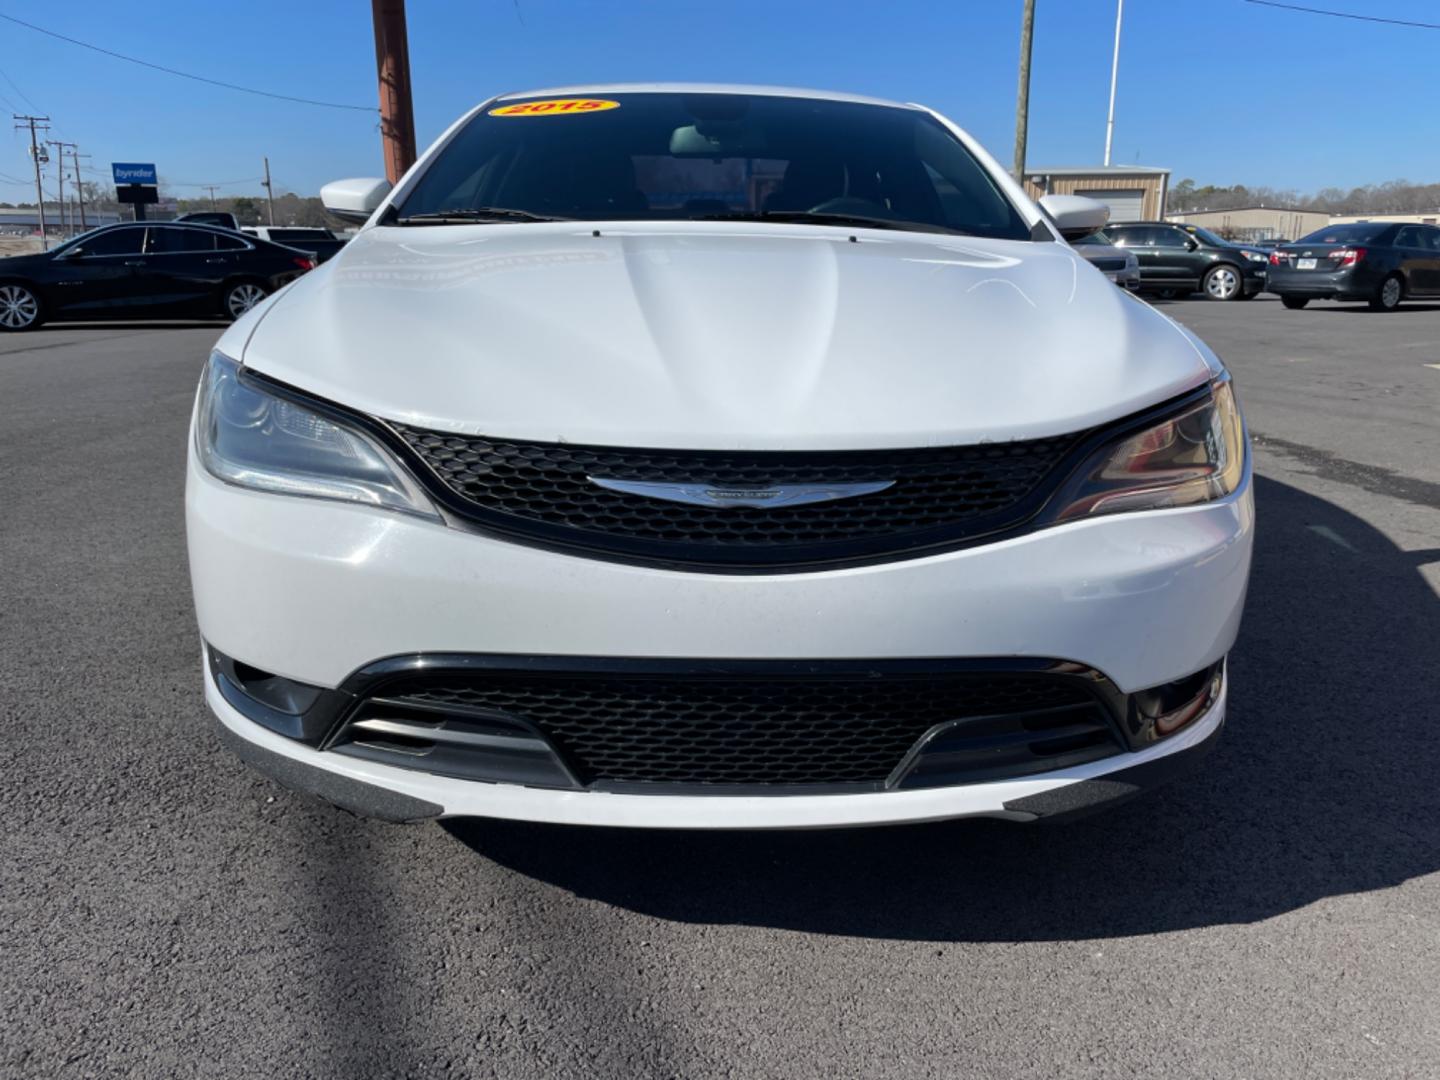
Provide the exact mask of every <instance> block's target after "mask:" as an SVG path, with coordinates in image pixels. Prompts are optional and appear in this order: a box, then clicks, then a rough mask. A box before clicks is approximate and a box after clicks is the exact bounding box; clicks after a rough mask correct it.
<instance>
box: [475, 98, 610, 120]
mask: <svg viewBox="0 0 1440 1080" xmlns="http://www.w3.org/2000/svg"><path fill="white" fill-rule="evenodd" d="M619 107H620V103H619V102H618V101H606V100H605V99H604V98H551V99H550V100H548V101H524V102H521V103H520V104H519V105H502V106H500V108H498V109H491V110H490V115H491V116H563V115H564V114H566V113H587V112H604V111H605V110H606V109H618V108H619Z"/></svg>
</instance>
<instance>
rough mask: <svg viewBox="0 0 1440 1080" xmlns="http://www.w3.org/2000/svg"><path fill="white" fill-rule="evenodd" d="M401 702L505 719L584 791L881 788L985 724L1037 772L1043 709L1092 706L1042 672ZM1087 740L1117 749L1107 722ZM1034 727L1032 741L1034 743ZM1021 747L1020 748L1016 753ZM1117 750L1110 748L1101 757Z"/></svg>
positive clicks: (571, 688)
mask: <svg viewBox="0 0 1440 1080" xmlns="http://www.w3.org/2000/svg"><path fill="white" fill-rule="evenodd" d="M384 697H385V699H386V700H387V701H390V702H394V703H406V702H409V703H414V704H416V705H420V706H424V707H428V708H431V709H435V708H436V707H441V708H443V709H447V710H454V712H455V714H456V715H463V714H464V713H465V711H467V710H469V711H471V712H472V714H489V715H492V716H493V715H494V714H496V713H499V714H502V715H504V716H506V717H511V718H514V719H518V720H521V721H524V722H525V723H526V724H528V725H530V726H533V727H534V728H535V729H536V730H537V731H539V733H540V734H541V735H543V736H544V737H545V738H546V739H547V740H548V741H549V742H550V743H551V744H552V745H554V746H555V747H556V748H557V750H558V751H559V752H560V754H561V755H562V756H563V757H564V758H565V760H566V762H567V764H568V765H569V766H570V767H571V769H572V770H573V771H574V772H575V774H576V776H577V777H578V778H579V779H580V782H581V783H583V784H595V783H602V784H603V783H618V784H644V783H660V784H695V785H703V784H716V785H730V784H738V785H802V784H805V785H808V784H832V785H833V784H872V785H878V784H881V783H883V782H884V781H885V779H886V778H887V777H888V776H890V774H891V773H892V772H893V771H894V770H895V768H896V767H897V766H898V765H899V764H900V763H901V761H902V759H903V758H904V757H905V755H906V752H907V751H909V750H910V748H911V747H912V746H913V745H914V744H915V743H916V741H917V740H918V739H919V738H920V737H921V736H922V735H924V734H925V733H926V732H927V731H929V730H930V729H931V728H932V727H934V726H935V725H936V724H940V723H943V722H945V721H950V720H956V719H961V718H966V717H977V718H978V717H994V716H995V714H1009V715H1010V716H1012V717H1013V722H1011V723H1009V724H1008V726H1007V725H1001V726H1002V727H1004V728H1005V730H1004V731H999V730H998V729H997V725H996V723H995V721H993V720H990V721H981V722H980V726H979V728H978V729H977V734H978V735H980V736H982V737H983V738H984V739H985V740H989V741H987V742H986V746H989V745H991V743H993V742H995V741H996V738H995V737H996V735H997V734H999V735H1000V739H999V740H998V741H999V742H1000V743H1004V744H1005V750H1004V752H1005V753H1007V754H1008V755H1009V756H1008V757H1006V758H1005V761H1007V762H1010V761H1012V760H1014V759H1015V754H1016V751H1017V750H1018V751H1019V753H1020V754H1021V755H1022V756H1023V758H1024V759H1025V761H1027V762H1028V761H1030V760H1033V761H1034V763H1035V764H1034V765H1033V766H1029V767H1022V768H1019V769H1018V770H1016V769H1012V770H1011V771H1012V772H1017V771H1018V772H1026V771H1038V770H1039V769H1043V768H1045V767H1047V766H1046V764H1045V760H1044V755H1045V754H1046V753H1047V752H1050V751H1051V750H1053V751H1055V752H1065V751H1068V750H1069V749H1071V748H1072V747H1071V745H1070V744H1069V743H1067V744H1066V745H1064V746H1053V747H1050V746H1047V744H1046V741H1045V740H1046V737H1047V734H1046V731H1045V730H1044V728H1045V719H1044V718H1043V717H1042V718H1040V722H1039V723H1038V724H1032V723H1031V718H1032V717H1033V715H1034V714H1035V713H1037V712H1039V711H1041V710H1047V709H1062V708H1063V707H1066V706H1077V705H1090V704H1093V702H1094V699H1093V698H1092V697H1091V696H1090V694H1089V692H1088V691H1087V690H1086V689H1085V688H1084V686H1083V685H1078V684H1077V683H1076V682H1075V681H1074V680H1068V679H1062V678H1055V677H1052V676H1047V675H1036V674H1033V673H1032V674H988V673H987V674H985V675H975V674H964V675H953V674H936V675H928V676H923V677H915V676H904V677H896V676H892V677H883V678H877V677H874V675H873V673H867V672H859V673H856V674H854V675H846V676H826V677H792V676H785V677H741V676H723V677H718V676H678V675H677V676H665V677H657V676H651V677H632V676H620V675H611V674H598V675H592V674H586V675H573V674H570V675H528V674H526V675H521V674H511V673H493V674H487V675H483V676H475V675H466V676H445V675H442V674H436V675H432V676H427V677H425V678H423V679H410V680H407V681H406V682H403V683H401V684H398V685H387V686H386V687H385V689H384ZM1095 715H1096V717H1097V719H1096V720H1095V721H1094V722H1093V727H1092V729H1091V730H1090V731H1089V732H1088V734H1087V738H1088V739H1089V742H1090V743H1091V744H1093V745H1099V744H1105V745H1106V746H1113V743H1114V740H1113V737H1112V735H1111V733H1110V729H1109V727H1108V725H1107V724H1106V723H1105V722H1104V720H1103V718H1099V715H1098V711H1096V714H1095ZM1032 728H1033V729H1034V732H1033V734H1030V735H1027V734H1026V732H1027V731H1030V730H1031V729H1032ZM1019 744H1023V745H1019ZM1105 752H1109V751H1108V750H1102V751H1101V753H1102V754H1103V753H1105Z"/></svg>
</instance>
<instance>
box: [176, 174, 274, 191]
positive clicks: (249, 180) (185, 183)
mask: <svg viewBox="0 0 1440 1080" xmlns="http://www.w3.org/2000/svg"><path fill="white" fill-rule="evenodd" d="M264 179H265V178H264V177H263V176H247V177H245V178H243V179H241V180H216V181H215V182H214V183H203V184H200V183H193V182H191V181H189V180H166V181H165V184H166V186H167V187H203V188H208V187H215V188H222V187H234V186H235V185H236V184H258V183H260V182H261V181H262V180H264Z"/></svg>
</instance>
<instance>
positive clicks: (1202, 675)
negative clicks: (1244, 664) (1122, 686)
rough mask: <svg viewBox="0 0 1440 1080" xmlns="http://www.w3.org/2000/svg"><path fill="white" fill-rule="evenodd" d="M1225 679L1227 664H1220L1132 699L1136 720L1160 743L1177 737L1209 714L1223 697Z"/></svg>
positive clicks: (1219, 662) (1142, 692) (1153, 688)
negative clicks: (1211, 708) (1221, 692)
mask: <svg viewBox="0 0 1440 1080" xmlns="http://www.w3.org/2000/svg"><path fill="white" fill-rule="evenodd" d="M1224 676H1225V662H1224V661H1223V660H1217V661H1216V662H1215V663H1213V664H1211V665H1210V666H1209V667H1207V668H1204V669H1202V670H1200V671H1197V672H1195V674H1193V675H1187V676H1186V677H1185V678H1183V679H1177V680H1176V681H1175V682H1170V683H1165V684H1164V685H1162V686H1154V687H1151V688H1150V689H1149V690H1141V691H1140V692H1139V693H1137V694H1135V695H1133V698H1132V701H1133V702H1134V707H1135V710H1136V713H1137V719H1138V720H1139V721H1140V722H1141V723H1142V724H1145V725H1147V726H1148V727H1149V728H1150V730H1151V732H1152V733H1153V736H1154V737H1155V738H1157V739H1163V738H1166V737H1168V736H1170V735H1174V734H1175V733H1176V732H1178V731H1180V730H1181V729H1183V728H1185V727H1187V726H1188V725H1189V724H1191V723H1193V722H1194V721H1195V720H1197V719H1199V718H1200V717H1201V716H1203V715H1205V713H1207V712H1208V711H1209V710H1210V707H1211V706H1212V705H1214V704H1215V702H1216V700H1217V699H1218V698H1219V697H1220V688H1221V686H1222V684H1223V681H1224Z"/></svg>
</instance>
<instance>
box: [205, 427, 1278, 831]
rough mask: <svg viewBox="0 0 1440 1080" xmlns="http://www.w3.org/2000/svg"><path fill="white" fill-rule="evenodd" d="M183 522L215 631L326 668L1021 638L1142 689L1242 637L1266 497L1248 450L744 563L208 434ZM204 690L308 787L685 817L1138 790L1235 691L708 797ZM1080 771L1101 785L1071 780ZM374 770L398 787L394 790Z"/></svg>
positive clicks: (464, 806) (328, 682)
mask: <svg viewBox="0 0 1440 1080" xmlns="http://www.w3.org/2000/svg"><path fill="white" fill-rule="evenodd" d="M187 525H188V535H189V552H190V563H191V573H192V579H193V582H194V591H195V601H196V609H197V615H198V619H199V623H200V630H201V634H202V636H203V638H204V639H205V640H206V641H207V642H209V643H210V644H211V645H213V646H214V647H215V648H217V649H219V650H220V651H221V652H223V653H225V654H227V655H228V656H231V657H236V658H238V659H240V660H243V661H244V662H245V663H246V664H250V665H254V666H255V667H258V668H262V669H264V670H266V671H269V672H273V673H275V674H278V675H282V676H284V677H286V678H289V679H294V680H298V681H300V682H305V683H310V684H313V685H315V686H320V687H338V686H340V685H341V684H342V683H344V682H345V681H346V679H347V678H348V677H349V676H350V675H351V674H352V673H353V672H356V671H357V670H359V669H361V668H362V667H365V666H366V665H368V664H371V663H372V662H374V661H376V660H378V659H381V658H385V657H391V656H397V655H402V654H404V655H409V654H416V653H488V654H512V655H513V654H528V655H534V656H552V657H563V656H579V657H583V656H617V657H626V656H628V657H635V658H648V659H655V658H696V657H700V658H746V659H755V660H760V659H777V660H778V659H793V658H796V657H806V658H824V659H865V658H962V657H995V656H1014V657H1061V658H1064V659H1066V660H1070V661H1074V662H1075V663H1077V664H1081V665H1085V666H1087V667H1091V668H1094V669H1096V670H1097V671H1100V672H1103V673H1104V675H1106V676H1107V677H1108V678H1109V680H1110V681H1111V682H1112V683H1113V684H1114V685H1115V686H1116V687H1117V688H1118V689H1119V690H1120V691H1123V692H1127V693H1128V692H1131V691H1135V690H1139V689H1142V688H1145V687H1150V686H1155V685H1158V684H1161V683H1165V682H1169V681H1171V680H1176V679H1180V678H1183V677H1185V676H1187V675H1189V674H1190V673H1192V672H1195V671H1196V670H1198V669H1200V668H1202V667H1204V666H1205V665H1207V664H1210V663H1213V662H1215V661H1217V660H1219V659H1220V658H1222V657H1223V656H1224V655H1225V653H1226V652H1228V651H1229V649H1230V646H1231V644H1232V643H1233V642H1234V639H1235V635H1236V632H1237V630H1238V626H1239V619H1240V612H1241V607H1242V606H1243V601H1244V596H1245V589H1246V582H1247V579H1248V574H1249V563H1250V551H1251V541H1252V532H1253V505H1252V501H1251V494H1250V474H1249V467H1248V463H1247V469H1246V474H1245V476H1244V479H1243V482H1242V485H1241V487H1240V489H1239V490H1238V491H1237V492H1236V493H1235V494H1234V495H1232V496H1230V497H1229V498H1227V499H1225V500H1222V501H1219V502H1214V503H1209V504H1206V505H1203V506H1198V507H1189V508H1183V509H1176V510H1166V511H1153V512H1147V513H1143V514H1132V515H1114V516H1110V517H1102V518H1096V519H1092V520H1088V521H1080V522H1075V523H1071V524H1066V525H1062V526H1058V527H1054V528H1049V529H1043V530H1040V531H1036V532H1032V533H1028V534H1025V535H1019V536H1014V537H1011V538H1008V539H1005V540H1001V541H998V542H995V543H993V544H988V545H982V546H977V547H970V548H964V549H960V550H955V551H949V552H946V553H942V554H937V555H932V556H928V557H924V558H917V559H908V560H899V561H894V562H884V563H878V564H873V565H864V566H851V567H846V568H843V569H837V570H829V571H820V572H804V573H787V574H778V575H727V574H710V573H695V572H679V571H674V570H666V569H658V568H652V567H644V566H634V565H627V564H621V563H615V562H607V561H600V560H593V559H588V558H583V557H577V556H574V555H568V554H563V553H559V552H553V551H546V550H542V549H537V548H533V547H528V546H524V545H520V544H514V543H509V542H506V541H503V540H498V539H492V538H489V537H486V536H481V535H477V534H474V533H470V532H464V531H461V530H457V529H452V528H446V527H444V526H442V525H439V524H434V523H430V522H426V521H421V520H418V519H412V518H407V517H404V516H401V515H397V514H384V513H375V512H372V511H367V510H365V509H362V508H359V507H353V506H348V505H342V504H338V503H329V502H321V501H316V500H307V499H301V498H292V497H283V496H272V495H264V494H258V493H254V492H249V491H244V490H240V489H237V488H234V487H230V486H227V485H225V484H223V483H221V482H220V481H218V480H216V479H214V478H213V477H211V476H210V475H209V474H207V473H205V472H204V471H203V470H202V469H201V468H200V466H199V465H198V463H197V462H196V461H195V459H194V455H193V452H192V454H191V461H190V468H189V476H188V483H187ZM207 698H208V700H209V703H210V706H211V708H212V710H213V711H214V713H215V715H216V716H217V717H218V718H219V720H220V722H221V724H222V725H223V727H224V729H225V730H226V731H227V732H228V733H229V734H230V736H231V737H232V738H233V739H239V740H241V741H243V742H244V743H245V744H247V745H248V746H250V747H253V748H254V752H253V753H251V754H248V755H247V756H251V757H256V756H258V757H261V758H263V759H264V762H265V763H268V764H269V765H270V766H274V765H276V764H277V763H278V764H279V765H281V766H283V768H282V769H281V770H280V771H281V772H282V773H283V774H284V775H283V776H282V779H284V781H285V782H287V783H290V784H292V786H299V787H304V788H306V789H307V790H315V791H318V792H319V793H321V794H323V795H325V796H326V797H327V798H330V799H331V800H332V801H335V802H339V803H340V804H342V805H349V806H352V808H355V809H361V810H364V811H365V812H369V813H375V814H377V815H378V816H382V817H390V818H399V819H405V818H411V817H429V816H439V815H482V816H498V817H509V818H519V819H525V820H533V821H551V822H567V823H576V824H581V823H583V824H604V825H648V826H654V827H687V828H765V827H773V828H791V827H811V826H822V825H851V824H878V823H882V822H902V821H925V820H934V819H937V818H948V817H963V816H973V815H987V816H997V817H1007V818H1012V819H1016V820H1029V819H1031V818H1034V817H1037V816H1041V814H1040V811H1039V810H1038V809H1037V807H1039V808H1041V809H1046V808H1051V809H1046V812H1047V813H1049V812H1053V808H1054V807H1056V806H1062V805H1063V806H1065V807H1069V808H1074V807H1073V806H1072V805H1071V804H1076V805H1083V804H1084V802H1085V801H1086V800H1089V799H1090V798H1091V796H1097V797H1098V795H1099V794H1103V793H1105V792H1110V793H1112V794H1113V793H1115V792H1116V791H1120V792H1121V793H1124V791H1123V790H1122V789H1126V790H1128V788H1127V785H1128V787H1134V786H1136V785H1135V784H1133V783H1131V782H1129V781H1126V780H1124V779H1123V778H1122V779H1119V780H1114V781H1112V786H1111V787H1105V786H1103V785H1102V786H1101V787H1099V788H1097V787H1095V786H1094V785H1095V784H1097V783H1099V782H1100V781H1101V780H1103V779H1104V778H1106V777H1110V776H1112V775H1114V776H1122V777H1123V774H1124V773H1125V772H1126V771H1127V770H1129V769H1131V768H1136V767H1139V766H1146V767H1147V769H1148V770H1149V771H1150V772H1154V771H1156V770H1155V767H1154V763H1155V762H1158V761H1160V760H1162V759H1164V760H1167V761H1168V760H1169V759H1171V758H1172V757H1175V756H1176V755H1182V754H1184V753H1186V752H1187V751H1193V750H1195V748H1197V747H1199V746H1201V745H1202V744H1206V740H1207V739H1209V738H1210V737H1211V736H1213V735H1214V734H1215V733H1216V732H1217V731H1218V730H1219V727H1220V725H1221V723H1222V721H1223V717H1224V699H1223V697H1222V698H1220V699H1219V700H1218V701H1217V702H1216V703H1215V704H1214V705H1213V706H1212V707H1211V708H1210V710H1209V711H1208V712H1207V713H1206V714H1205V715H1204V716H1203V717H1201V718H1199V719H1197V720H1195V721H1193V722H1192V723H1191V724H1190V725H1189V726H1188V727H1186V728H1185V729H1184V730H1182V731H1181V732H1180V733H1179V734H1177V735H1175V736H1172V737H1171V738H1169V739H1166V740H1164V741H1162V742H1160V743H1157V744H1155V745H1153V746H1150V747H1147V748H1145V749H1143V750H1139V751H1133V752H1125V753H1120V754H1116V755H1114V756H1111V757H1107V758H1105V759H1103V760H1099V761H1094V762H1089V763H1086V764H1083V765H1078V766H1075V767H1073V768H1066V769H1061V770H1057V771H1054V772H1049V773H1044V774H1040V775H1032V776H1026V777H1023V778H1016V779H1006V780H1000V781H993V782H981V783H970V784H964V785H960V786H953V787H943V788H931V789H927V790H916V791H909V790H907V791H883V792H874V793H865V794H824V795H809V794H789V795H764V796H752V795H743V796H741V795H705V796H694V795H669V794H664V795H654V794H628V793H618V792H600V791H573V790H572V791H565V790H553V789H543V788H536V787H526V786H522V785H520V784H497V783H484V782H478V781H475V780H465V779H457V778H453V777H443V776H436V775H432V774H429V773H425V772H419V771H416V770H412V769H400V768H395V767H392V766H387V765H384V764H381V763H377V762H374V761H366V760H362V759H357V758H353V757H346V756H343V755H339V754H336V753H333V752H330V751H324V750H316V749H313V748H312V747H310V746H307V745H305V744H303V743H298V742H296V741H294V740H292V739H289V738H286V737H285V736H283V735H280V734H276V733H275V732H273V731H269V730H267V729H265V728H262V727H261V726H259V725H257V724H256V723H254V722H252V721H251V720H249V719H247V718H246V717H245V716H244V715H243V714H241V713H240V712H238V711H237V710H236V709H235V708H233V707H232V706H231V705H230V704H229V703H227V702H226V701H225V700H224V698H223V697H222V696H221V695H220V694H219V692H218V690H217V688H216V686H215V684H214V682H213V680H211V679H209V678H207ZM1176 760H1177V761H1178V760H1181V759H1180V758H1177V759H1176ZM262 764H263V763H262ZM270 771H275V770H274V769H271V770H270ZM316 777H319V778H320V782H317V781H316ZM325 777H329V778H331V779H329V780H325V779H324V778H325ZM1080 784H1085V785H1089V786H1087V787H1085V788H1083V789H1079V788H1077V789H1076V791H1075V792H1074V793H1072V795H1071V796H1067V797H1066V798H1065V799H1061V798H1060V797H1059V796H1058V795H1057V794H1056V793H1057V792H1059V791H1060V790H1061V789H1070V788H1073V787H1075V786H1076V785H1080ZM1114 785H1120V787H1115V786H1114ZM372 789H373V792H372ZM367 792H371V793H373V794H376V795H383V794H384V793H389V794H390V795H391V796H394V797H395V799H394V800H392V801H391V802H390V803H386V802H384V800H383V799H382V800H381V802H379V803H376V802H375V800H374V799H372V798H371V797H370V795H369V794H367ZM1082 794H1083V798H1082ZM1042 796H1043V797H1044V798H1043V799H1040V801H1038V802H1030V803H1026V802H1024V800H1027V799H1032V798H1040V797H1042ZM1067 800H1068V801H1067ZM1077 800H1078V802H1077ZM397 806H398V809H397Z"/></svg>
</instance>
